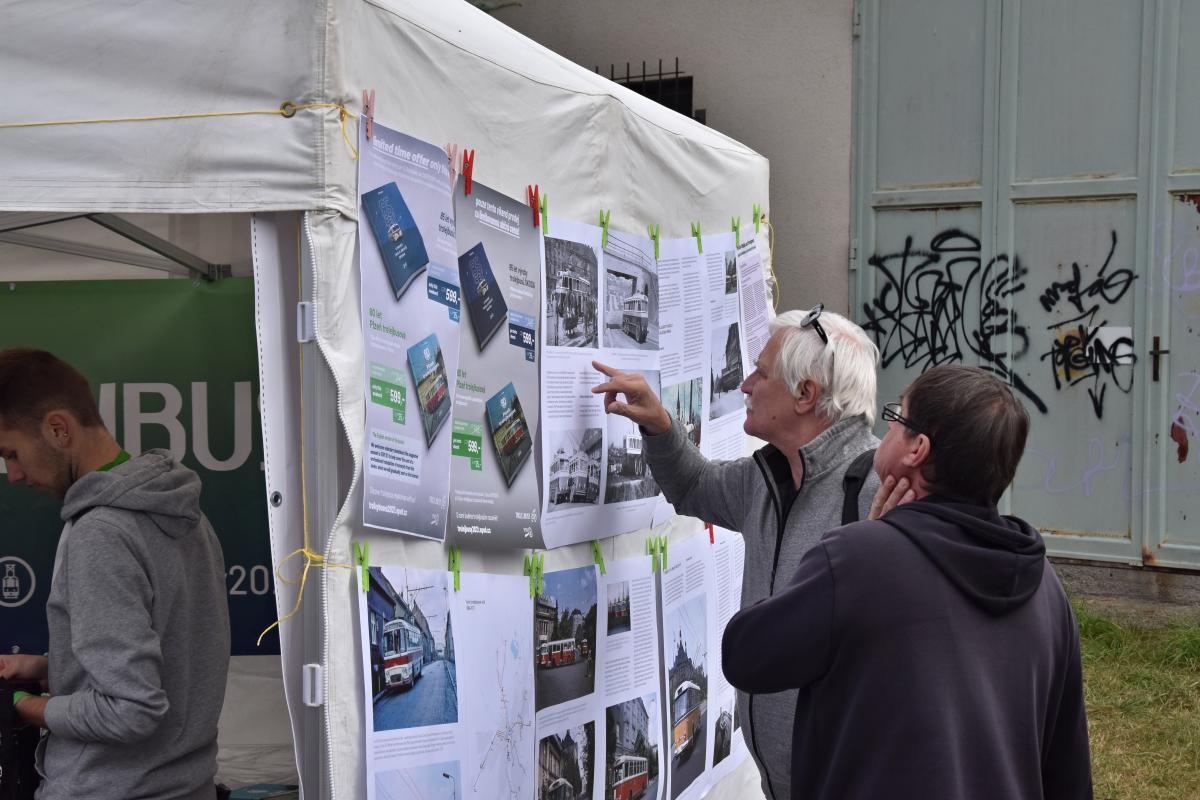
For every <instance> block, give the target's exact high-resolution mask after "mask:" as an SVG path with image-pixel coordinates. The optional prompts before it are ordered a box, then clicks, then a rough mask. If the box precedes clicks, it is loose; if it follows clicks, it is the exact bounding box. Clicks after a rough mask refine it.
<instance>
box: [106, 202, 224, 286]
mask: <svg viewBox="0 0 1200 800" xmlns="http://www.w3.org/2000/svg"><path fill="white" fill-rule="evenodd" d="M87 218H88V219H90V220H91V221H92V222H94V223H96V224H97V225H99V226H100V227H102V228H107V229H108V230H110V231H112V232H113V233H115V234H117V235H119V236H124V237H125V238H126V239H128V240H129V241H131V242H137V243H138V244H140V245H141V246H142V247H144V248H146V249H147V250H152V251H154V252H155V253H158V254H159V255H160V256H162V257H163V258H166V259H168V260H170V261H174V262H175V263H176V264H181V265H183V266H184V267H187V268H188V270H189V271H190V272H194V273H196V274H197V275H198V276H199V277H200V278H202V279H203V280H206V281H212V280H216V279H217V278H219V277H221V268H220V266H218V265H217V264H210V263H208V262H207V261H205V260H204V259H202V258H200V257H199V256H196V255H193V254H192V253H189V252H188V251H186V250H184V249H183V248H182V247H179V246H178V245H175V244H172V243H171V242H168V241H167V240H166V239H164V238H162V237H161V236H155V235H154V234H153V233H151V232H150V231H148V230H145V229H144V228H139V227H138V226H137V225H134V224H133V223H132V222H130V221H128V220H125V219H122V218H120V217H118V216H117V215H115V214H88V215H87Z"/></svg>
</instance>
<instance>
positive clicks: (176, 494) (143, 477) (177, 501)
mask: <svg viewBox="0 0 1200 800" xmlns="http://www.w3.org/2000/svg"><path fill="white" fill-rule="evenodd" d="M100 507H107V508H117V509H124V510H126V511H137V512H140V513H143V514H145V515H146V516H148V517H149V518H150V519H151V520H152V521H153V522H154V524H155V525H156V526H158V528H159V530H161V531H162V532H163V533H164V534H166V535H167V536H170V537H173V538H178V537H180V536H184V535H185V534H187V533H188V532H189V531H191V530H194V529H195V527H196V525H197V523H199V521H200V478H199V476H197V475H196V473H195V472H192V471H191V470H190V469H188V468H187V467H184V466H181V465H180V464H179V463H178V462H176V461H175V459H174V458H172V457H171V454H170V453H169V452H168V451H166V450H147V451H146V452H144V453H142V454H141V455H140V456H138V457H137V458H132V459H130V460H129V461H126V462H125V463H124V464H120V465H118V466H116V467H113V468H112V469H111V470H108V471H106V472H89V473H88V474H86V475H84V476H83V477H82V478H80V479H79V480H77V481H75V483H74V484H73V485H72V486H71V488H70V489H68V490H67V495H66V497H65V498H64V499H63V508H62V518H63V521H64V522H69V521H71V520H74V519H78V518H79V517H80V516H81V515H82V514H85V513H87V512H88V511H90V510H91V509H93V508H100Z"/></svg>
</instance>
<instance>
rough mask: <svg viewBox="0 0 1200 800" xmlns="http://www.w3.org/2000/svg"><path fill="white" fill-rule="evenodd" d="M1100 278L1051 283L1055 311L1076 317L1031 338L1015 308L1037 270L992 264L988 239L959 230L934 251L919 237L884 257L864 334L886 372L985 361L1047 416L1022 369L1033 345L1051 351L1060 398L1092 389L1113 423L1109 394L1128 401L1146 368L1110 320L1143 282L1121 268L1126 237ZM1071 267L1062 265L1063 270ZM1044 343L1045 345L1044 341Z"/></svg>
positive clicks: (1079, 272)
mask: <svg viewBox="0 0 1200 800" xmlns="http://www.w3.org/2000/svg"><path fill="white" fill-rule="evenodd" d="M1110 239H1111V242H1110V247H1109V250H1108V255H1107V257H1106V258H1105V260H1104V263H1103V264H1102V265H1101V266H1100V268H1099V270H1095V271H1093V270H1092V269H1091V268H1090V267H1089V266H1088V265H1081V264H1080V263H1079V262H1073V263H1072V264H1071V265H1070V267H1069V269H1067V275H1066V277H1065V278H1064V279H1061V280H1051V281H1050V282H1049V283H1047V284H1046V285H1045V286H1044V287H1043V288H1042V290H1041V291H1040V293H1039V294H1038V295H1037V302H1038V303H1039V304H1040V306H1041V308H1042V310H1043V311H1045V312H1047V313H1057V314H1067V315H1069V316H1068V317H1067V318H1064V319H1061V320H1057V321H1055V322H1053V323H1051V324H1050V325H1049V326H1047V327H1046V332H1045V334H1041V333H1040V332H1036V333H1038V340H1036V341H1031V340H1034V334H1035V332H1032V331H1030V329H1029V327H1028V326H1027V325H1026V324H1023V323H1022V322H1021V320H1020V318H1019V316H1018V313H1017V310H1016V308H1015V305H1016V301H1017V299H1018V298H1019V297H1020V296H1021V295H1022V294H1023V293H1025V292H1027V291H1029V289H1028V283H1029V281H1030V280H1032V279H1031V277H1030V271H1029V268H1028V267H1026V266H1025V265H1023V264H1022V263H1021V260H1020V258H1019V257H1018V256H1015V255H1014V256H1012V257H1011V259H1010V257H1009V256H1007V255H1004V254H1000V255H996V256H994V257H992V258H990V259H988V261H987V262H986V263H985V262H984V260H983V257H982V250H981V247H980V243H979V239H978V238H977V237H975V236H973V235H971V234H969V233H966V232H964V231H962V230H960V229H958V228H951V229H947V230H944V231H942V232H940V233H938V234H936V235H935V236H933V237H932V238H931V239H930V241H929V245H928V247H924V248H918V247H915V246H914V243H913V237H912V236H909V237H907V238H906V239H905V241H904V247H903V248H902V249H901V250H899V251H898V252H895V253H888V254H885V255H875V256H872V257H871V258H870V260H869V261H868V263H869V264H870V265H871V267H873V268H874V269H875V270H876V271H877V275H876V292H875V297H873V298H872V300H871V301H870V302H868V303H864V304H863V315H864V319H865V323H864V325H863V329H864V330H866V331H867V332H868V333H870V334H872V335H873V336H874V338H875V343H876V345H878V347H879V354H880V361H881V364H882V366H883V367H884V368H885V369H886V368H887V367H888V366H889V365H891V364H893V363H900V364H902V365H903V366H904V367H905V368H909V369H912V368H916V369H919V370H921V371H925V370H927V369H929V368H930V367H934V366H937V365H939V364H955V363H961V362H964V361H966V362H968V363H970V362H974V361H978V363H979V365H980V366H981V367H982V368H984V369H986V370H988V371H989V372H992V373H993V374H995V375H997V376H998V377H1000V378H1001V379H1003V380H1005V381H1007V382H1008V383H1010V384H1011V385H1012V386H1013V388H1014V389H1016V390H1017V391H1018V392H1020V393H1021V395H1023V396H1024V397H1025V398H1026V399H1027V400H1028V401H1029V402H1030V403H1031V404H1032V405H1033V406H1034V407H1035V408H1037V410H1038V411H1040V412H1042V413H1043V414H1045V413H1047V406H1046V403H1045V401H1044V400H1043V399H1042V396H1041V395H1040V394H1039V392H1038V390H1036V389H1035V388H1034V387H1033V386H1030V385H1029V384H1028V383H1027V382H1026V381H1025V380H1024V379H1023V378H1022V377H1021V375H1020V374H1018V373H1017V371H1016V370H1014V368H1013V364H1014V362H1015V361H1016V360H1018V359H1021V358H1022V357H1023V356H1025V355H1026V353H1027V352H1028V351H1029V349H1030V347H1031V346H1035V347H1038V348H1039V350H1040V349H1042V348H1043V347H1044V350H1043V351H1042V352H1041V353H1040V355H1039V359H1040V360H1041V361H1043V362H1045V363H1046V364H1047V365H1048V367H1049V369H1050V371H1051V374H1052V378H1053V386H1054V390H1055V391H1062V390H1063V389H1064V388H1066V387H1073V386H1077V385H1080V384H1082V385H1084V386H1085V388H1086V390H1087V396H1088V398H1089V400H1090V401H1091V402H1090V404H1091V409H1092V412H1093V413H1094V414H1095V415H1096V418H1097V419H1101V418H1103V416H1104V399H1105V395H1106V393H1107V391H1108V387H1109V386H1114V387H1115V388H1116V389H1117V390H1118V391H1120V392H1122V393H1125V394H1128V393H1129V392H1130V391H1132V389H1133V371H1132V369H1123V367H1130V366H1132V364H1134V363H1135V362H1136V356H1135V355H1134V353H1133V338H1132V335H1131V334H1130V333H1129V329H1128V328H1110V327H1109V320H1108V318H1107V316H1106V312H1107V311H1108V309H1110V308H1111V307H1112V306H1113V305H1115V304H1116V303H1118V302H1120V300H1121V299H1122V298H1124V297H1125V295H1126V294H1127V293H1128V292H1129V290H1130V289H1131V288H1132V286H1133V283H1134V281H1135V280H1136V278H1137V276H1136V275H1135V274H1134V273H1133V271H1132V270H1130V269H1128V268H1124V267H1121V268H1116V267H1114V266H1113V264H1112V260H1113V255H1114V254H1115V252H1116V247H1117V233H1116V231H1112V233H1111V237H1110ZM1060 266H1061V265H1060ZM1041 340H1044V341H1041Z"/></svg>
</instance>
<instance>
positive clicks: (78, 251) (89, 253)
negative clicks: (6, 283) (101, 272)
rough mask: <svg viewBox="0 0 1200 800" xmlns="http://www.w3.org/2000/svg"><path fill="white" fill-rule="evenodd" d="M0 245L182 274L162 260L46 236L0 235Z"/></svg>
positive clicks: (24, 234)
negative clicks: (10, 245)
mask: <svg viewBox="0 0 1200 800" xmlns="http://www.w3.org/2000/svg"><path fill="white" fill-rule="evenodd" d="M0 243H3V244H13V245H17V246H19V247H29V248H33V249H34V250H48V251H50V252H52V253H66V254H67V255H72V256H80V257H81V258H92V259H95V260H97V261H111V262H113V263H115V264H125V265H127V266H132V267H142V268H144V269H154V270H159V271H160V272H169V273H171V274H173V275H182V274H183V273H181V272H180V270H179V266H178V265H177V264H174V263H172V262H170V261H167V260H166V259H163V258H157V257H155V256H148V255H143V254H141V253H128V252H125V251H124V250H114V249H113V248H111V247H101V246H99V245H92V244H79V243H78V242H68V241H65V240H63V239H51V238H50V237H48V236H34V235H33V234H29V233H0Z"/></svg>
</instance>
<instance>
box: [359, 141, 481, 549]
mask: <svg viewBox="0 0 1200 800" xmlns="http://www.w3.org/2000/svg"><path fill="white" fill-rule="evenodd" d="M359 130H360V135H359V153H360V154H361V155H360V158H359V160H358V185H359V191H360V196H359V226H358V227H359V234H358V244H359V247H358V256H359V258H358V261H359V273H360V276H361V281H362V294H361V297H362V300H361V303H362V319H363V347H364V352H365V358H366V364H365V367H366V370H365V372H366V374H367V377H368V383H367V395H366V401H367V402H366V447H365V454H366V455H365V459H364V462H365V468H364V475H363V480H364V487H363V524H364V525H367V526H369V527H372V528H381V529H383V530H389V531H397V532H401V533H409V534H413V535H416V536H423V537H426V538H430V539H443V538H445V535H446V497H447V494H448V491H449V480H450V434H449V431H448V429H449V427H450V426H449V420H450V412H451V406H452V402H453V394H454V391H453V388H454V387H453V384H452V383H451V380H452V378H453V376H454V375H455V373H456V371H457V369H458V351H459V313H460V312H459V277H458V269H457V267H456V264H457V255H458V254H457V252H456V250H455V235H454V233H455V231H454V209H453V205H452V203H451V196H450V195H451V193H450V172H449V165H448V162H447V159H446V154H445V153H444V152H443V151H442V150H441V148H439V147H436V146H434V145H432V144H429V143H427V142H422V141H420V140H418V139H414V138H412V137H411V136H407V135H405V134H403V133H400V132H398V131H394V130H392V129H390V128H388V127H386V126H384V125H381V124H379V123H378V122H377V123H375V135H374V136H373V137H372V138H371V139H370V140H368V139H367V138H366V134H365V130H366V126H365V125H360V126H359Z"/></svg>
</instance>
